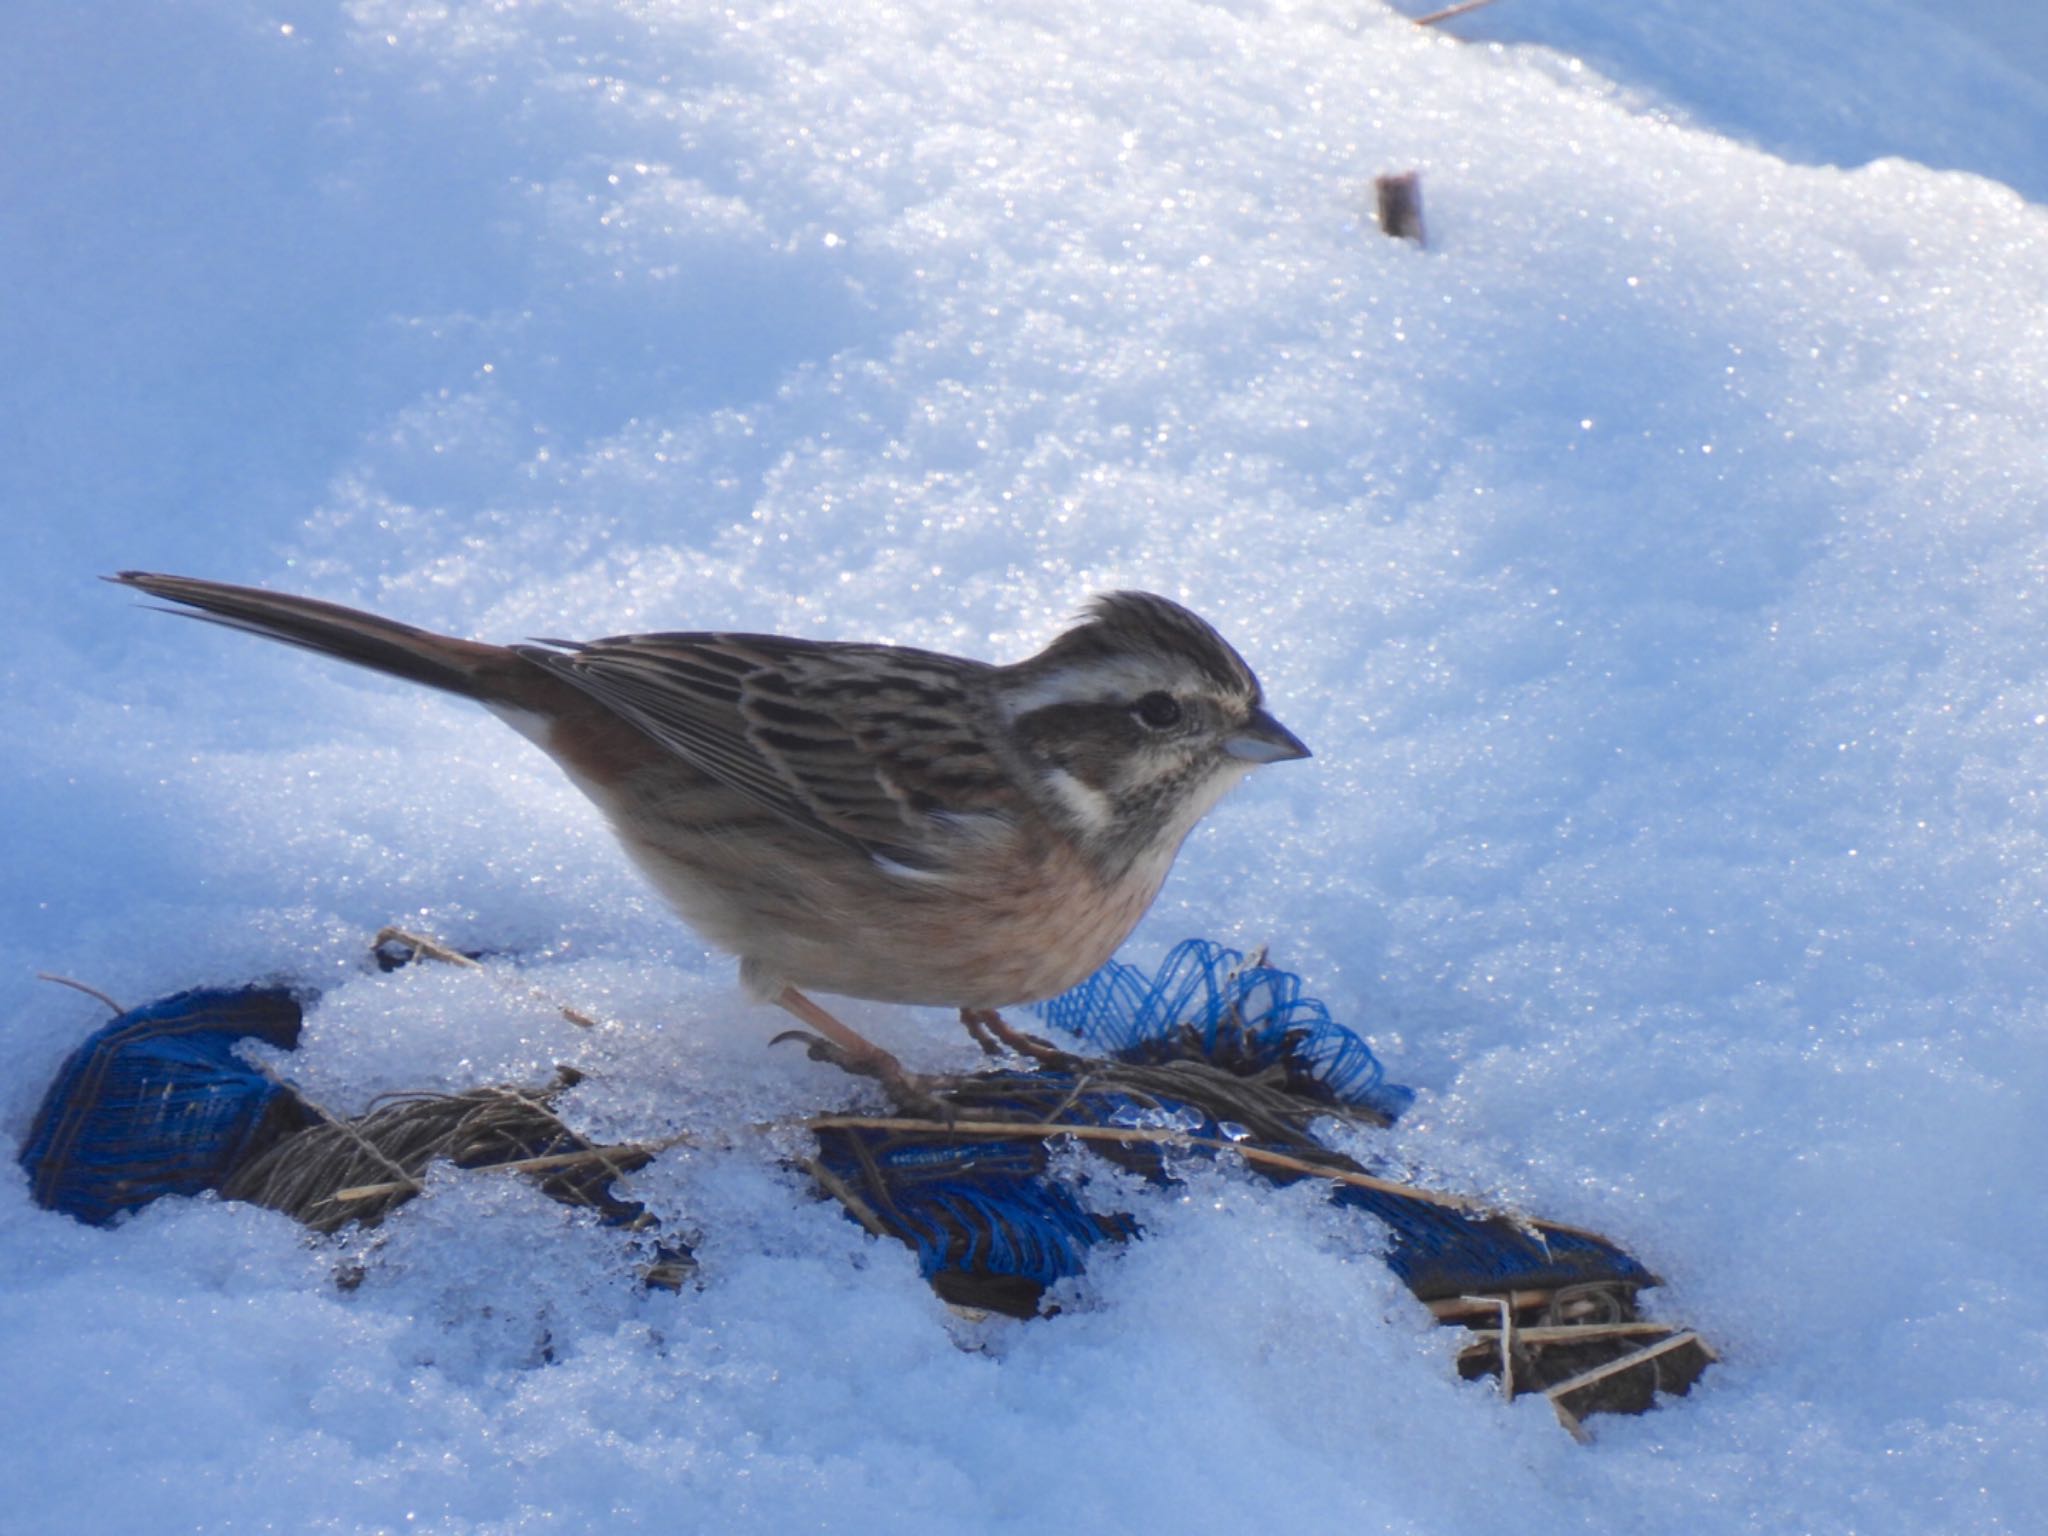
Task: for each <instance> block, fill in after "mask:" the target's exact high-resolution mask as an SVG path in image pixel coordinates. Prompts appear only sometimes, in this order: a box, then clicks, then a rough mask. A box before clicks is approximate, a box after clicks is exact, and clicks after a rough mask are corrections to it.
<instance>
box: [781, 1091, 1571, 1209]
mask: <svg viewBox="0 0 2048 1536" xmlns="http://www.w3.org/2000/svg"><path fill="white" fill-rule="evenodd" d="M804 1123H805V1124H806V1125H808V1126H810V1127H811V1129H813V1130H847V1131H923V1132H931V1131H940V1132H943V1133H944V1134H946V1135H951V1136H993V1137H997V1138H999V1139H1003V1140H1014V1139H1015V1138H1017V1137H1019V1136H1030V1137H1034V1138H1036V1139H1038V1140H1040V1141H1043V1140H1045V1139H1047V1138H1048V1137H1053V1136H1072V1137H1075V1138H1076V1139H1078V1140H1081V1141H1118V1142H1130V1141H1145V1142H1152V1143H1155V1144H1157V1145H1160V1146H1169V1147H1205V1148H1208V1149H1209V1150H1211V1151H1215V1152H1235V1153H1236V1154H1237V1155H1238V1156H1239V1157H1242V1158H1243V1159H1244V1160H1245V1161H1246V1162H1250V1163H1258V1164H1260V1165H1262V1166H1264V1167H1267V1168H1281V1169H1285V1170H1286V1171H1287V1172H1289V1173H1305V1174H1311V1175H1314V1176H1315V1177H1317V1178H1323V1179H1329V1180H1331V1181H1332V1182H1334V1183H1338V1184H1349V1185H1351V1186H1353V1187H1354V1188H1357V1189H1371V1190H1377V1191H1379V1192H1380V1193H1381V1194H1387V1195H1399V1196H1401V1197H1402V1198H1404V1199H1409V1200H1421V1201H1424V1202H1426V1203H1428V1204H1430V1205H1440V1206H1443V1207H1445V1208H1446V1209H1448V1210H1453V1211H1462V1212H1464V1213H1465V1214H1466V1215H1469V1216H1480V1217H1486V1216H1494V1215H1498V1214H1499V1213H1498V1212H1495V1211H1492V1210H1489V1209H1488V1208H1487V1207H1486V1206H1485V1205H1483V1204H1482V1203H1481V1202H1479V1201H1477V1200H1472V1199H1468V1198H1467V1197H1466V1196H1464V1195H1452V1194H1446V1193H1444V1192H1443V1191H1441V1190H1434V1189H1417V1188H1415V1187H1414V1186H1413V1185H1408V1184H1396V1183H1395V1182H1394V1181H1393V1180H1391V1179H1376V1178H1374V1177H1373V1176H1372V1175H1371V1174H1369V1173H1359V1172H1355V1171H1353V1170H1352V1169H1349V1168H1331V1167H1328V1166H1326V1165H1324V1164H1321V1163H1311V1162H1308V1161H1307V1160H1305V1159H1303V1158H1299V1157H1290V1156H1288V1155H1287V1154H1286V1153H1285V1152H1271V1151H1268V1150H1267V1149H1266V1148H1264V1147H1252V1146H1246V1145H1244V1144H1242V1143H1240V1142H1235V1141H1222V1140H1219V1139H1217V1138H1216V1137H1213V1136H1190V1135H1188V1134H1187V1132H1185V1131H1163V1130H1157V1129H1154V1128H1152V1127H1150V1126H1109V1125H1063V1124H1057V1123H1048V1122H1043V1121H1041V1122H1038V1123H1036V1124H1033V1123H1031V1122H1028V1121H1008V1120H955V1121H953V1122H952V1123H950V1124H948V1125H939V1124H938V1123H937V1122H935V1121H931V1120H903V1119H896V1118H892V1117H889V1116H885V1115H820V1116H817V1117H816V1118H814V1119H811V1120H807V1121H805V1122H804ZM1535 1225H1536V1226H1537V1227H1538V1228H1539V1229H1543V1230H1548V1231H1552V1232H1574V1233H1576V1232H1579V1231H1580V1229H1579V1228H1577V1227H1565V1226H1559V1225H1558V1224H1557V1223H1555V1222H1548V1221H1545V1222H1537V1223H1535ZM1584 1235H1586V1236H1589V1237H1590V1236H1593V1235H1594V1234H1592V1233H1586V1234H1584Z"/></svg>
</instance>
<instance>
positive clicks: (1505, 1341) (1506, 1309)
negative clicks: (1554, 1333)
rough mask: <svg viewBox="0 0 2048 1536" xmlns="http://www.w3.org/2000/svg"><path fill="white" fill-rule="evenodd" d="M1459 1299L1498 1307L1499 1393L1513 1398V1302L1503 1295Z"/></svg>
mask: <svg viewBox="0 0 2048 1536" xmlns="http://www.w3.org/2000/svg"><path fill="white" fill-rule="evenodd" d="M1459 1300H1461V1301H1472V1302H1480V1303H1485V1302H1489V1301H1490V1302H1492V1303H1493V1304H1494V1305H1495V1306H1496V1307H1498V1308H1499V1309H1500V1328H1499V1330H1498V1333H1497V1337H1498V1338H1499V1340H1500V1395H1501V1396H1502V1397H1504V1398H1506V1399H1507V1400H1508V1401H1509V1402H1511V1403H1512V1402H1513V1401H1514V1400H1515V1304H1514V1303H1513V1302H1512V1301H1510V1300H1508V1299H1507V1298H1506V1297H1504V1296H1462V1297H1460V1298H1459Z"/></svg>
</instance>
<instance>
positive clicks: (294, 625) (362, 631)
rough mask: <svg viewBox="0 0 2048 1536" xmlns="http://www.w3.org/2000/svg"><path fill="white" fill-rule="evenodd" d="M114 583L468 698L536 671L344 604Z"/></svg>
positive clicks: (128, 577)
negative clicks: (520, 673) (521, 673)
mask: <svg viewBox="0 0 2048 1536" xmlns="http://www.w3.org/2000/svg"><path fill="white" fill-rule="evenodd" d="M107 579H108V580H109V581H116V582H119V583H121V584H122V585H123V586H129V587H135V588H138V589H140V590H141V591H144V592H147V593H148V594H149V595H150V596H152V597H160V598H162V599H164V600H165V601H166V602H170V603H177V604H179V605H181V608H180V609H172V610H167V611H170V612H178V611H181V609H189V610H193V611H191V612H189V613H187V614H186V617H188V618H195V619H205V620H207V621H208V622H209V623H214V624H223V625H226V626H227V627H228V628H230V629H246V630H248V631H249V633H251V634H254V635H263V636H266V637H268V638H269V639H272V640H282V641H283V642H284V643H285V644H286V645H296V646H300V647H303V648H304V649H306V650H309V651H318V652H319V653H320V654H321V655H323V656H337V657H339V658H340V659H341V660H343V661H350V662H354V663H355V664H356V665H357V666H359V667H368V668H370V669H371V670H372V671H374V672H386V673H389V674H390V675H391V676H393V677H402V678H404V679H406V680H407V681H408V682H414V683H424V684H425V685H426V686H427V687H429V688H442V689H446V690H447V691H448V692H449V693H459V694H461V695H462V696H463V697H464V698H470V699H481V700H483V701H485V702H490V701H492V700H494V699H497V698H499V697H501V696H502V694H503V693H504V691H505V689H504V684H505V683H506V682H507V681H508V680H509V679H508V677H507V674H508V672H511V673H519V672H525V671H527V670H528V669H527V668H525V667H524V666H523V665H522V664H521V663H520V662H519V660H518V658H517V657H516V656H515V655H514V654H513V653H512V652H511V651H508V650H506V649H505V648H504V647H503V646H496V645H485V644H483V643H481V642H479V641H475V640H458V639H456V638H455V637H454V636H452V635H437V634H433V633H432V632H430V631H428V630H424V629H414V628H413V627H412V626H411V625H410V624H399V623H396V622H394V621H393V620H391V619H380V618H379V617H377V615H375V614H374V613H363V612H361V611H360V610H358V609H354V608H344V607H342V606H341V605H340V604H339V603H323V602H319V601H316V600H315V599H313V598H310V597H288V596H286V595H285V594H284V593H282V592H264V591H260V590H258V589H257V588H255V587H231V586H228V585H226V584H224V583H222V582H217V581H197V580H194V579H193V578H192V577H189V576H158V575H154V574H152V573H151V572H148V571H122V572H121V573H120V574H118V575H115V576H110V577H108V578H107Z"/></svg>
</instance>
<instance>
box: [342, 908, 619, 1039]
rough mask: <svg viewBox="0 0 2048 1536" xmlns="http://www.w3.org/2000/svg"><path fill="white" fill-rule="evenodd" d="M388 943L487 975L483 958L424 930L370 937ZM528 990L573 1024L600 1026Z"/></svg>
mask: <svg viewBox="0 0 2048 1536" xmlns="http://www.w3.org/2000/svg"><path fill="white" fill-rule="evenodd" d="M389 943H398V944H404V945H407V946H408V947H410V948H411V950H412V952H413V954H414V955H415V956H419V955H425V956H426V957H427V958H428V959H429V960H440V961H442V962H444V963H446V964H448V965H459V966H461V967H462V968H463V969H464V970H466V971H485V972H486V974H488V970H487V968H486V967H485V966H484V964H483V963H482V962H481V961H478V960H472V959H470V958H469V956H467V955H465V954H464V953H463V952H462V951H461V950H459V949H450V948H449V947H448V946H447V945H446V944H443V943H440V942H439V941H438V940H435V939H430V938H428V937H427V936H426V935H425V934H423V933H414V932H412V931H411V930H410V929H408V928H398V927H390V928H379V929H378V930H377V936H376V937H375V938H373V939H371V940H370V948H372V949H377V948H379V947H380V946H382V945H384V944H389ZM491 980H492V981H494V982H496V983H497V984H498V985H499V986H501V987H503V988H505V989H506V990H507V991H513V990H516V989H515V988H514V986H513V984H512V983H511V982H508V981H503V980H500V979H499V978H498V977H496V976H492V977H491ZM525 990H526V995H527V996H528V997H530V998H532V999H533V1000H534V1001H535V1002H537V1003H542V1004H545V1005H546V1006H547V1007H549V1008H552V1009H554V1010H555V1012H557V1013H559V1014H560V1015H561V1016H562V1017H563V1018H565V1019H567V1020H568V1021H569V1022H570V1023H571V1024H574V1025H577V1026H579V1027H580V1028H583V1029H595V1028H596V1027H597V1020H596V1019H594V1018H592V1017H591V1016H590V1015H589V1014H587V1013H584V1012H583V1011H582V1010H580V1009H576V1008H571V1007H570V1006H569V1005H568V1004H567V1003H561V1002H557V1001H556V1000H555V999H554V998H552V997H549V996H548V995H547V993H545V992H543V991H542V990H541V989H540V988H539V987H528V988H526V989H525Z"/></svg>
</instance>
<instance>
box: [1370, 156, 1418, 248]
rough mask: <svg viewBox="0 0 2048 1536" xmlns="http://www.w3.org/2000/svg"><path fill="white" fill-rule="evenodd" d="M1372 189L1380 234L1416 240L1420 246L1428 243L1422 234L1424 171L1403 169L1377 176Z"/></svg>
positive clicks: (1399, 238) (1397, 238) (1398, 238)
mask: <svg viewBox="0 0 2048 1536" xmlns="http://www.w3.org/2000/svg"><path fill="white" fill-rule="evenodd" d="M1372 190H1373V197H1374V199H1375V202H1376V204H1377V212H1378V215H1379V221H1380V233H1381V234H1384V235H1391V236H1393V237H1394V238H1395V239H1396V240H1413V241H1414V242H1415V243H1416V244H1417V245H1427V244H1428V243H1429V242H1428V241H1427V240H1425V239H1424V238H1423V234H1422V173H1421V172H1419V171H1402V172H1400V173H1398V174H1396V175H1389V176H1375V177H1374V178H1373V183H1372Z"/></svg>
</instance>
